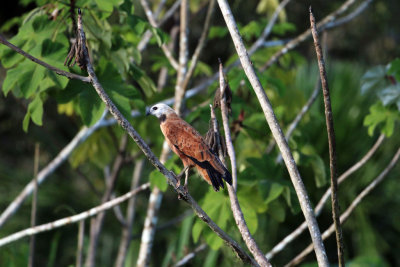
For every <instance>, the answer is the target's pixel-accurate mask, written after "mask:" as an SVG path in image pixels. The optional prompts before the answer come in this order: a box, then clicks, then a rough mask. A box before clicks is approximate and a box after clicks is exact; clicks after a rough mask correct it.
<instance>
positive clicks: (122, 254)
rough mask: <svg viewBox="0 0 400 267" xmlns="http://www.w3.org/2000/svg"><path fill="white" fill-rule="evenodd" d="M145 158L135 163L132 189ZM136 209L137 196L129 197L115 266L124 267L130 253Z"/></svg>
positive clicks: (136, 184)
mask: <svg viewBox="0 0 400 267" xmlns="http://www.w3.org/2000/svg"><path fill="white" fill-rule="evenodd" d="M143 166H144V160H143V159H141V160H139V161H138V162H137V163H136V164H135V168H134V170H133V175H132V182H131V190H134V189H135V188H136V187H138V185H139V181H140V177H141V175H142V171H143ZM135 209H136V196H134V197H132V198H131V199H129V202H128V207H127V208H126V222H127V225H126V227H123V228H122V233H121V242H120V244H119V249H118V256H117V259H116V261H115V267H123V266H124V265H125V259H126V255H127V253H128V249H129V245H130V242H131V235H132V226H133V222H134V220H135Z"/></svg>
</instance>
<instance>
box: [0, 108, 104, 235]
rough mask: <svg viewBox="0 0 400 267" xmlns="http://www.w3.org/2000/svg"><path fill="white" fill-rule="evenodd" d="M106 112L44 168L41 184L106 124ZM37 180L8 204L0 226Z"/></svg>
mask: <svg viewBox="0 0 400 267" xmlns="http://www.w3.org/2000/svg"><path fill="white" fill-rule="evenodd" d="M105 116H106V112H104V113H103V115H102V117H101V119H100V120H99V121H98V122H96V123H95V124H94V125H93V126H92V127H90V128H86V127H84V128H83V129H82V130H80V131H79V132H78V134H77V135H76V136H75V137H74V138H73V139H72V140H71V142H69V144H68V145H66V146H65V147H64V148H63V149H62V150H61V151H60V153H58V155H57V156H56V157H55V158H54V159H53V160H52V161H51V162H50V163H49V164H47V166H46V167H45V168H43V169H42V170H41V171H40V172H39V173H38V175H37V182H38V184H39V185H40V184H41V183H42V182H43V181H44V180H45V179H46V178H47V177H48V176H49V175H50V174H52V173H53V172H54V171H55V170H56V169H57V168H58V167H59V166H60V165H61V164H62V163H63V162H64V161H65V160H66V159H67V158H68V157H69V155H70V154H71V153H72V151H73V150H74V149H75V148H76V147H77V146H78V145H79V144H80V143H82V142H83V141H84V140H86V138H87V137H89V136H90V135H91V134H92V133H93V132H94V131H95V130H97V129H98V128H100V127H102V126H103V124H104V118H105ZM34 183H35V181H34V180H32V181H31V182H29V184H27V185H26V186H25V188H24V190H22V192H21V193H20V194H19V195H18V196H17V198H16V199H14V200H13V202H11V204H9V205H8V207H7V209H6V210H5V211H4V212H3V213H2V214H1V216H0V227H1V226H3V224H4V223H5V222H6V221H7V220H8V219H9V218H10V217H11V215H13V214H14V213H15V212H16V211H17V210H18V208H19V207H20V206H21V204H22V202H24V200H25V199H26V198H27V197H28V196H29V195H30V194H32V192H33V188H34Z"/></svg>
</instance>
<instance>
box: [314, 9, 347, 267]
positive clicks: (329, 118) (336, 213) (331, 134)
mask: <svg viewBox="0 0 400 267" xmlns="http://www.w3.org/2000/svg"><path fill="white" fill-rule="evenodd" d="M310 24H311V33H312V36H313V39H314V46H315V51H316V53H317V58H318V67H319V74H320V78H321V83H322V93H323V96H324V105H325V121H326V129H327V132H328V144H329V167H330V173H331V201H332V217H333V222H334V225H335V231H336V245H337V249H338V259H339V266H340V267H343V266H345V263H344V251H343V234H342V227H341V226H340V208H339V199H338V195H337V191H338V184H337V167H336V157H337V156H336V138H335V127H334V124H333V114H332V105H331V97H330V93H329V85H328V77H327V76H326V69H325V61H324V55H323V54H322V49H321V44H320V42H319V38H318V33H317V27H316V26H315V17H314V14H313V12H312V9H311V7H310Z"/></svg>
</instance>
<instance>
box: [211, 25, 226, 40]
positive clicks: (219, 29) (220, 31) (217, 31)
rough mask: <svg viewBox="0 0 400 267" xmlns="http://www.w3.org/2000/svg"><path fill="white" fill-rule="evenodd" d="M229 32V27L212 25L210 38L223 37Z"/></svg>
mask: <svg viewBox="0 0 400 267" xmlns="http://www.w3.org/2000/svg"><path fill="white" fill-rule="evenodd" d="M227 34H228V28H227V27H223V26H211V27H210V32H209V33H208V39H215V38H223V37H225V36H226V35H227Z"/></svg>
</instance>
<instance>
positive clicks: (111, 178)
mask: <svg viewBox="0 0 400 267" xmlns="http://www.w3.org/2000/svg"><path fill="white" fill-rule="evenodd" d="M78 28H79V24H78ZM127 144H128V137H127V135H124V136H123V137H122V139H121V144H120V147H119V151H118V155H117V157H116V158H115V160H114V164H113V168H112V172H111V173H110V174H109V175H107V174H106V176H108V177H106V183H105V184H106V188H105V191H104V194H103V197H102V200H101V201H102V203H105V202H107V201H109V200H110V197H111V195H112V192H113V190H114V186H115V183H116V181H117V178H118V175H119V173H120V171H121V168H122V166H123V163H124V157H125V149H126V147H127ZM105 215H106V213H105V212H101V213H99V214H98V215H97V216H96V218H95V222H94V225H93V229H91V230H92V231H93V232H92V234H91V237H90V243H89V250H88V253H87V256H86V263H85V265H86V266H94V262H95V258H96V252H97V246H98V239H99V235H100V232H101V228H102V227H103V222H104V218H105Z"/></svg>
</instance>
